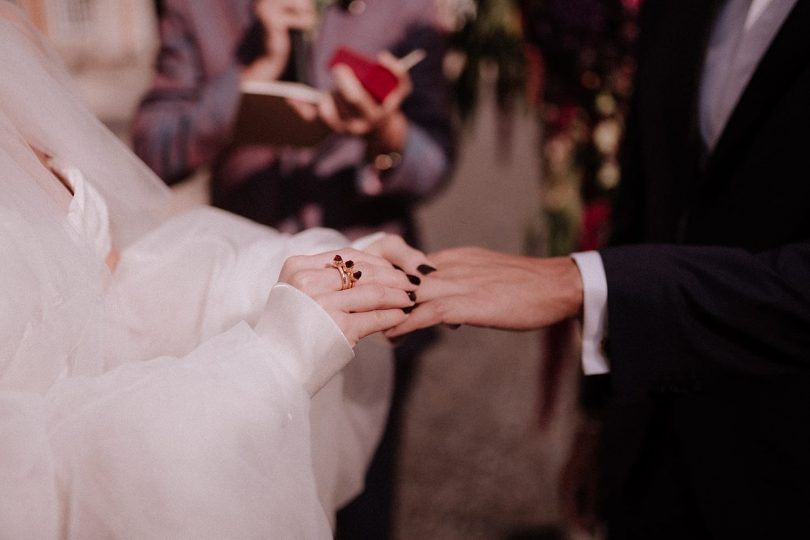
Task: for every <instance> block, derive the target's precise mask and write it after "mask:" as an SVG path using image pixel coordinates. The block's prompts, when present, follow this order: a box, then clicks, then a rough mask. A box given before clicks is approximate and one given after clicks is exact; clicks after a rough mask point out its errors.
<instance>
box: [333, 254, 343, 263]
mask: <svg viewBox="0 0 810 540" xmlns="http://www.w3.org/2000/svg"><path fill="white" fill-rule="evenodd" d="M334 260H335V262H340V261H342V260H343V257H341V256H340V255H335V259H334Z"/></svg>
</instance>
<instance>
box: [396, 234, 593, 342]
mask: <svg viewBox="0 0 810 540" xmlns="http://www.w3.org/2000/svg"><path fill="white" fill-rule="evenodd" d="M430 260H431V261H432V263H433V265H434V266H435V267H436V268H437V269H438V270H436V271H435V272H433V273H431V274H430V275H428V276H426V277H425V278H424V279H423V280H422V285H421V286H420V288H419V300H418V301H419V305H418V306H417V307H416V308H415V309H414V310H413V312H412V313H411V314H410V316H409V317H408V319H407V320H406V321H405V322H403V323H402V324H400V325H399V326H397V327H396V328H393V329H392V330H390V331H388V332H386V335H387V336H388V337H392V338H393V337H397V336H399V335H402V334H406V333H408V332H411V331H413V330H417V329H419V328H424V327H427V326H433V325H435V324H440V323H445V324H451V325H452V324H469V325H473V326H487V327H491V328H501V329H506V330H531V329H535V328H542V327H545V326H548V325H550V324H553V323H555V322H559V321H561V320H564V319H567V318H570V317H574V316H576V315H577V314H578V313H579V311H580V309H581V307H582V294H583V293H582V278H581V277H580V274H579V270H578V268H577V266H576V264H575V263H574V261H573V260H572V259H571V258H570V257H554V258H548V259H537V258H533V257H519V256H515V255H507V254H504V253H498V252H495V251H489V250H486V249H482V248H475V247H467V248H456V249H450V250H446V251H442V252H439V253H435V254H431V255H430Z"/></svg>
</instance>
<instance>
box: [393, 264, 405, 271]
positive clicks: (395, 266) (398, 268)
mask: <svg viewBox="0 0 810 540" xmlns="http://www.w3.org/2000/svg"><path fill="white" fill-rule="evenodd" d="M391 266H393V267H394V268H395V269H396V270H399V271H400V272H404V271H405V270H403V269H402V268H400V267H399V266H397V265H395V264H392V265H391Z"/></svg>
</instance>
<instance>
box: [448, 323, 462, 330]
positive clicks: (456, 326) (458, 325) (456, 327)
mask: <svg viewBox="0 0 810 540" xmlns="http://www.w3.org/2000/svg"><path fill="white" fill-rule="evenodd" d="M445 326H446V327H447V328H449V329H450V330H458V329H459V328H461V325H460V324H445Z"/></svg>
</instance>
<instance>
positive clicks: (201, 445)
mask: <svg viewBox="0 0 810 540" xmlns="http://www.w3.org/2000/svg"><path fill="white" fill-rule="evenodd" d="M301 308H302V305H300V304H299V305H297V307H296V309H301ZM312 341H318V342H319V343H318V344H317V345H313V344H312ZM298 344H299V345H298V346H296V343H295V342H294V341H293V340H287V342H286V343H284V344H283V345H282V346H281V347H276V344H274V343H272V342H271V341H270V340H269V339H268V338H267V337H263V336H259V335H257V333H256V332H254V330H253V329H252V328H250V327H249V326H248V325H247V324H244V323H241V324H239V325H237V326H235V327H234V328H232V329H230V330H228V331H227V332H225V333H223V334H221V335H219V336H216V337H215V338H212V339H210V340H208V341H206V342H205V343H203V344H201V345H200V346H199V347H197V348H196V349H195V350H193V351H192V352H191V353H190V354H188V355H187V356H186V357H184V358H173V357H162V358H157V359H154V360H149V361H145V362H132V363H128V364H124V365H121V366H119V367H118V368H116V369H114V370H112V371H110V372H108V373H106V374H104V375H101V376H97V377H69V378H66V379H63V380H62V381H60V382H58V383H57V384H56V385H55V386H54V387H53V388H51V390H49V391H48V392H47V393H46V394H45V395H44V396H38V395H35V394H30V393H23V392H9V391H5V392H0V432H2V433H4V435H5V436H4V437H0V449H2V455H3V459H2V460H0V479H2V483H0V486H2V487H0V490H2V497H0V499H2V501H3V502H2V504H0V530H3V531H4V533H8V534H10V535H11V536H12V537H15V538H57V537H59V538H63V537H64V538H195V539H196V538H211V539H219V538H258V537H270V538H290V537H302V538H327V537H329V536H330V529H329V521H328V519H327V515H326V514H325V512H324V509H323V508H322V506H321V504H320V502H319V499H318V493H317V489H316V481H315V478H314V474H313V470H312V456H311V434H310V420H309V405H310V403H309V396H308V395H307V393H306V392H305V391H304V388H303V387H302V385H301V384H300V382H299V380H298V377H297V376H296V375H294V374H292V373H290V372H289V371H288V369H287V368H286V367H285V366H287V365H290V358H288V357H289V356H291V355H301V356H302V357H305V362H304V363H314V362H315V361H316V360H317V359H316V358H313V357H311V356H310V355H313V354H316V355H319V354H322V352H323V351H325V350H330V351H338V352H340V351H344V349H348V348H347V347H346V346H345V344H344V343H343V337H342V335H340V334H339V332H334V331H332V332H325V333H320V334H318V335H317V336H311V339H310V340H304V341H300V342H298ZM344 353H345V351H344ZM346 354H351V353H350V350H349V351H348V353H345V354H344V360H345V356H346ZM33 509H36V510H35V513H36V515H34V514H33V513H32V512H34V510H33ZM18 532H19V534H17V533H18Z"/></svg>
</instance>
